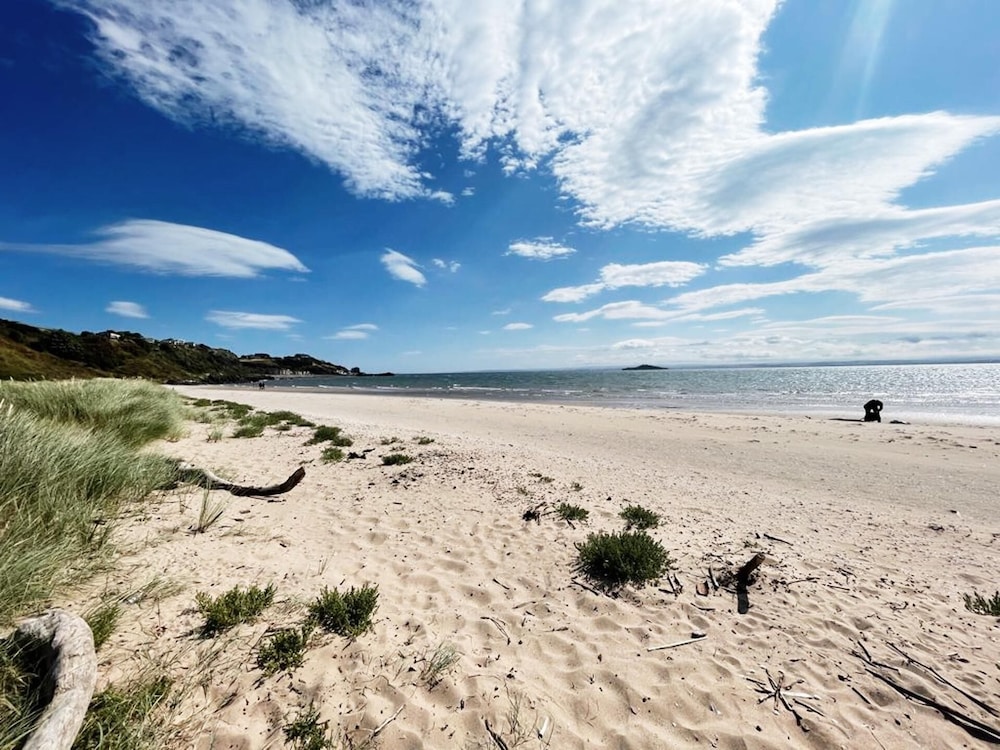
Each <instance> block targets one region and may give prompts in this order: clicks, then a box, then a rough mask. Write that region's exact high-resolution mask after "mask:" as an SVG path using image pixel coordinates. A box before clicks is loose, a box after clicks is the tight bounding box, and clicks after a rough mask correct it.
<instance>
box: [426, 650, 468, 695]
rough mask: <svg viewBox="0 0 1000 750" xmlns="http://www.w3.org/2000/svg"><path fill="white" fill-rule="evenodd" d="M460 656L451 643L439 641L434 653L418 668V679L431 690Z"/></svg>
mask: <svg viewBox="0 0 1000 750" xmlns="http://www.w3.org/2000/svg"><path fill="white" fill-rule="evenodd" d="M460 658H461V655H460V654H459V653H458V651H456V650H455V647H454V646H453V645H451V644H450V643H439V644H438V647H437V648H436V649H434V653H433V654H431V655H430V657H429V658H428V659H427V660H426V661H425V662H424V667H423V669H421V670H420V681H421V682H423V683H424V684H425V685H427V687H428V688H430V689H431V690H433V689H434V688H435V687H437V686H438V685H439V684H440V683H441V680H443V679H444V676H445V675H446V674H448V672H450V671H451V669H452V667H454V666H455V664H457V663H458V660H459V659H460Z"/></svg>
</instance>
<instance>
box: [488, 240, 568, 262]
mask: <svg viewBox="0 0 1000 750" xmlns="http://www.w3.org/2000/svg"><path fill="white" fill-rule="evenodd" d="M575 252H576V250H574V249H573V248H571V247H566V246H565V245H561V244H559V243H558V242H555V241H553V239H552V238H551V237H539V238H538V239H536V240H518V241H517V242H512V243H510V247H508V248H507V252H506V253H505V254H506V255H518V256H520V257H522V258H530V259H532V260H552V259H553V258H565V257H567V256H569V255H572V254H573V253H575Z"/></svg>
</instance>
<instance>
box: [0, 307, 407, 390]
mask: <svg viewBox="0 0 1000 750" xmlns="http://www.w3.org/2000/svg"><path fill="white" fill-rule="evenodd" d="M288 374H296V375H299V374H307V375H363V374H365V373H362V372H361V371H360V370H359V369H358V368H356V367H355V368H352V369H348V368H346V367H344V366H342V365H336V364H333V363H330V362H324V361H323V360H320V359H316V358H315V357H311V356H309V355H308V354H294V355H291V356H287V357H272V356H270V355H269V354H264V353H257V354H252V355H248V356H242V357H241V356H238V355H236V354H234V353H233V352H231V351H229V350H228V349H216V348H213V347H210V346H206V345H205V344H195V343H191V342H188V341H178V340H176V339H165V340H162V341H158V340H156V339H149V338H146V337H145V336H143V335H141V334H138V333H132V332H130V331H102V332H100V333H91V332H90V331H84V332H82V333H79V334H77V333H71V332H69V331H63V330H59V329H51V328H36V327H34V326H30V325H26V324H24V323H18V322H15V321H11V320H0V378H4V379H7V378H13V379H14V380H50V379H58V378H71V377H76V378H93V377H141V378H149V379H151V380H156V381H159V382H163V383H238V382H245V381H250V380H259V379H261V378H269V377H274V376H276V375H288ZM383 374H386V375H388V374H389V373H383Z"/></svg>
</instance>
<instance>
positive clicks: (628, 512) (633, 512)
mask: <svg viewBox="0 0 1000 750" xmlns="http://www.w3.org/2000/svg"><path fill="white" fill-rule="evenodd" d="M618 515H620V516H621V517H622V518H624V519H625V529H626V530H628V529H638V530H639V531H642V530H644V529H655V528H656V527H657V526H659V525H660V516H659V514H658V513H654V512H653V511H651V510H648V509H646V508H643V507H642V506H641V505H627V506H625V507H624V508H623V509H622V512H621V513H619V514H618Z"/></svg>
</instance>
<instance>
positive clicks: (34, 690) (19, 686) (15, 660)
mask: <svg viewBox="0 0 1000 750" xmlns="http://www.w3.org/2000/svg"><path fill="white" fill-rule="evenodd" d="M44 674H45V654H44V653H43V652H42V646H41V644H40V643H39V642H38V641H36V640H27V639H24V638H21V637H19V636H18V634H17V633H16V632H15V633H11V634H10V635H9V636H7V637H6V638H4V639H3V640H0V747H2V748H16V747H21V745H22V744H23V742H24V739H25V738H26V737H27V736H28V734H29V733H30V732H31V730H32V728H33V727H34V726H35V723H36V722H37V720H38V717H39V716H40V715H41V713H42V710H43V709H44V707H45V706H44V703H45V699H44V696H43V691H42V678H43V676H44Z"/></svg>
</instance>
